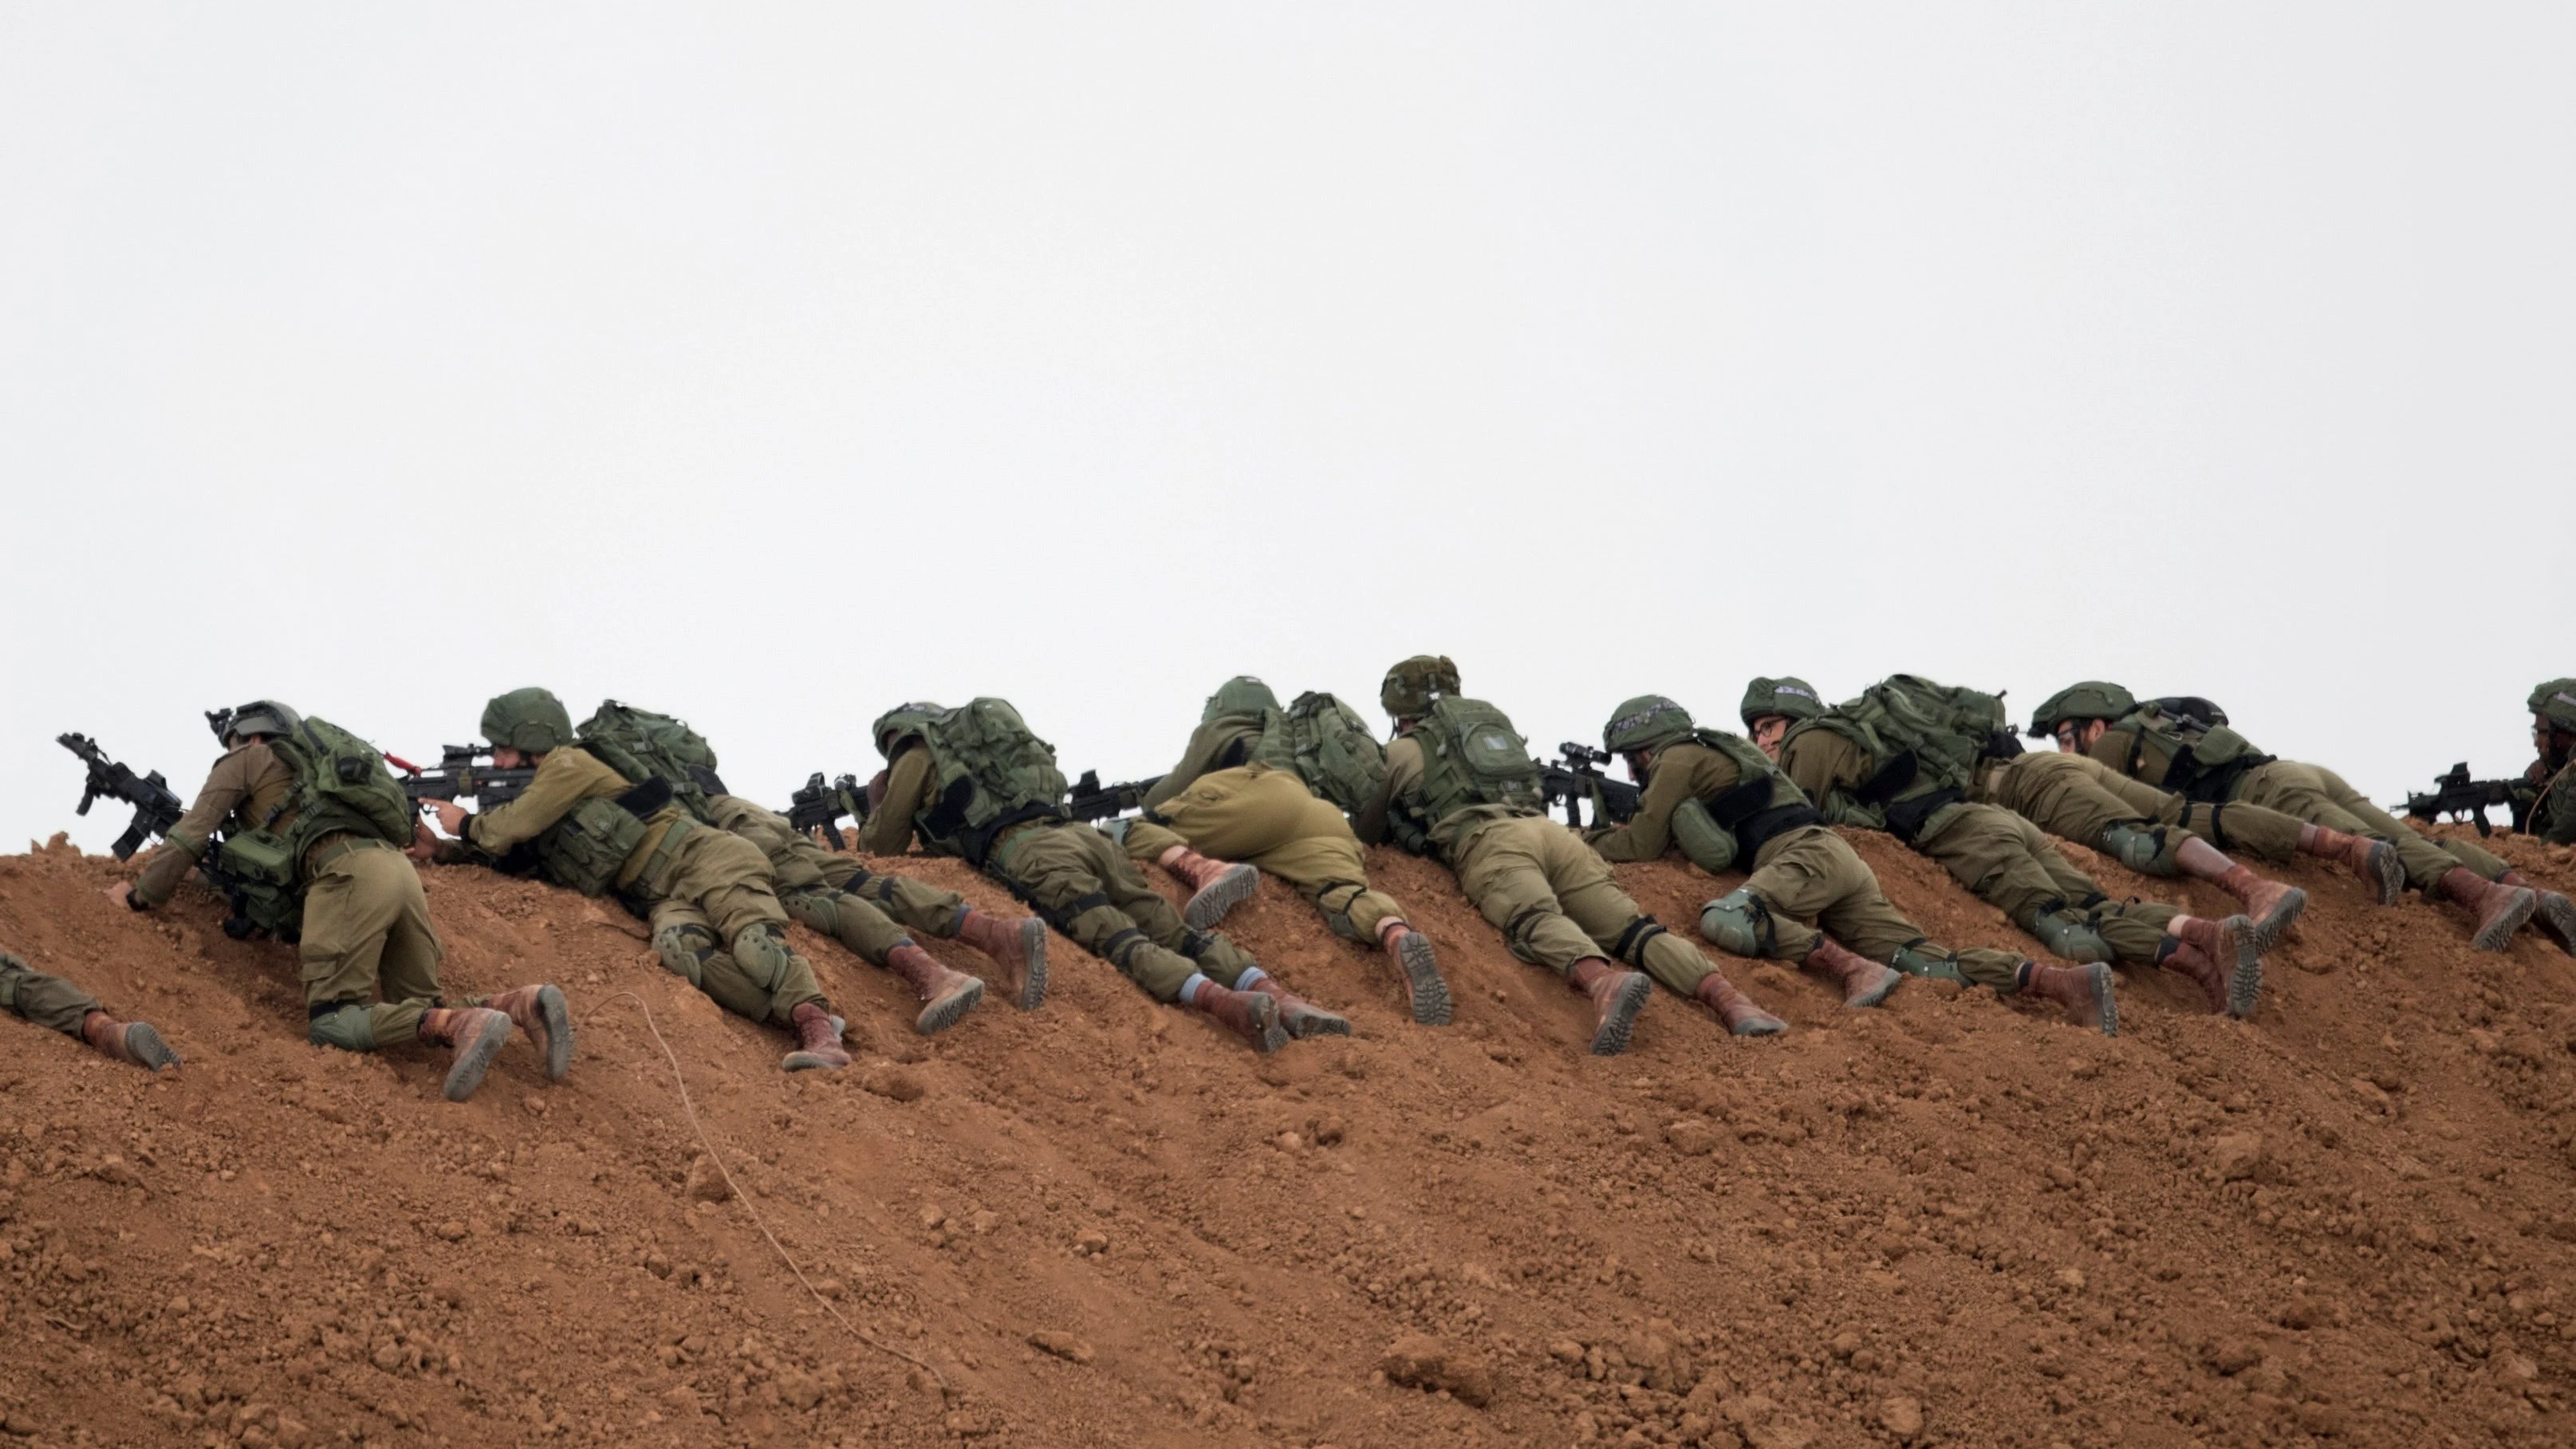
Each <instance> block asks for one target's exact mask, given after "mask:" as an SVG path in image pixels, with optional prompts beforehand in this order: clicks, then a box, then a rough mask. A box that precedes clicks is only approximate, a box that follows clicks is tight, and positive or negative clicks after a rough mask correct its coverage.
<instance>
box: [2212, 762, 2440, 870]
mask: <svg viewBox="0 0 2576 1449" xmlns="http://www.w3.org/2000/svg"><path fill="white" fill-rule="evenodd" d="M2325 775H2326V772H2325V771H2323V770H2319V769H2318V768H2317V767H2316V766H2314V765H2305V764H2301V763H2299V762H2298V761H2296V760H2274V761H2273V762H2272V763H2270V764H2268V765H2259V766H2256V767H2255V768H2254V769H2251V770H2248V771H2246V772H2245V778H2244V779H2243V780H2241V781H2239V782H2238V783H2237V786H2236V798H2237V799H2238V800H2241V801H2244V802H2246V803H2247V804H2252V805H2261V806H2264V807H2266V808H2267V809H2272V810H2277V811H2279V812H2281V813H2282V814H2284V815H2288V816H2291V817H2293V818H2296V819H2299V820H2304V821H2306V822H2307V823H2309V824H2311V825H2322V826H2324V827H2325V828H2327V829H2328V830H2339V831H2341V832H2343V833H2344V834H2346V835H2366V836H2369V837H2370V838H2371V839H2373V840H2385V841H2387V842H2388V843H2389V844H2390V845H2391V846H2394V847H2395V848H2396V850H2397V859H2398V863H2399V864H2400V865H2402V866H2403V867H2404V868H2405V871H2406V883H2407V884H2408V885H2411V886H2413V887H2415V888H2416V889H2417V890H2430V889H2431V888H2432V887H2433V886H2434V884H2435V883H2436V882H2438V881H2440V880H2441V878H2442V877H2443V876H2445V875H2447V874H2449V873H2450V871H2451V870H2452V869H2453V868H2454V867H2456V866H2458V865H2459V863H2460V862H2459V860H2458V859H2457V858H2456V857H2454V856H2452V855H2451V854H2449V853H2448V852H2446V851H2444V850H2443V849H2442V848H2441V847H2440V846H2438V845H2435V844H2434V843H2433V842H2431V841H2429V840H2427V839H2425V838H2424V837H2423V836H2421V835H2418V834H2416V833H2415V832H2414V831H2413V830H2411V829H2408V828H2407V827H2406V826H2405V825H2404V824H2403V823H2402V822H2400V821H2397V820H2394V819H2390V818H2389V816H2388V815H2387V814H2386V813H2385V812H2380V821H2384V822H2386V823H2385V824H2382V823H2379V822H2376V821H2373V820H2371V819H2369V818H2368V817H2366V816H2362V815H2358V814H2355V813H2354V812H2352V811H2350V810H2347V809H2345V808H2344V807H2343V804H2342V802H2341V801H2339V800H2337V799H2336V798H2335V795H2334V792H2333V790H2332V789H2331V788H2330V787H2329V786H2328V784H2327V783H2326V780H2325ZM2338 783H2340V782H2338ZM2344 788H2345V789H2346V790H2349V789H2350V788H2351V787H2350V786H2345V787H2344ZM2362 803H2364V804H2365V805H2367V804H2368V803H2369V802H2368V801H2364V802H2362ZM2374 808H2375V807H2374Z"/></svg>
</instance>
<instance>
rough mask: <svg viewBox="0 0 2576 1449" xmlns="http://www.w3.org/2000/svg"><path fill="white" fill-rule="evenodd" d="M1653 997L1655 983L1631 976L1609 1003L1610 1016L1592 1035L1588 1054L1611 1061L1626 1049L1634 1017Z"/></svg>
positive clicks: (1635, 1025) (1635, 974)
mask: <svg viewBox="0 0 2576 1449" xmlns="http://www.w3.org/2000/svg"><path fill="white" fill-rule="evenodd" d="M1654 994H1655V983H1654V982H1653V981H1652V980H1651V979H1649V978H1648V977H1647V976H1646V974H1645V973H1644V972H1642V971H1640V972H1635V973H1632V974H1631V975H1630V976H1629V977H1628V979H1627V981H1626V983H1624V984H1623V985H1621V986H1620V988H1619V994H1618V995H1617V996H1616V997H1613V998H1612V999H1611V1002H1610V1014H1609V1015H1608V1016H1606V1017H1604V1018H1602V1021H1601V1025H1600V1026H1599V1027H1598V1028H1597V1029H1595V1030H1594V1031H1593V1033H1592V1054H1593V1055H1594V1056H1596V1057H1615V1056H1617V1055H1619V1054H1620V1053H1621V1052H1624V1051H1626V1050H1627V1049H1628V1035H1629V1033H1631V1032H1633V1031H1635V1030H1636V1029H1637V1013H1638V1012H1641V1011H1643V1010H1645V1009H1646V1002H1647V1000H1648V999H1649V998H1651V997H1652V996H1653V995H1654Z"/></svg>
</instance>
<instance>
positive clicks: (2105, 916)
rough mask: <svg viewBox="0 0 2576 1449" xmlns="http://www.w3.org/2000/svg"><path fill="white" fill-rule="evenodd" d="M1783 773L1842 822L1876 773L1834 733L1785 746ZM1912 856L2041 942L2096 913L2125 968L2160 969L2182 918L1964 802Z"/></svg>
mask: <svg viewBox="0 0 2576 1449" xmlns="http://www.w3.org/2000/svg"><path fill="white" fill-rule="evenodd" d="M1780 767H1781V768H1782V769H1783V770H1786V771H1787V772H1788V775H1789V778H1790V779H1791V780H1793V781H1795V782H1796V783H1797V785H1798V788H1800V789H1802V790H1804V791H1806V792H1807V796H1808V798H1809V799H1811V800H1815V801H1818V802H1820V803H1821V804H1822V805H1823V807H1824V809H1825V812H1826V815H1827V817H1828V818H1833V817H1835V816H1836V815H1837V813H1838V809H1839V806H1838V798H1837V797H1840V798H1841V799H1849V798H1850V795H1851V792H1852V791H1853V790H1855V789H1857V788H1859V786H1860V785H1861V783H1862V782H1863V781H1865V780H1867V779H1868V778H1869V777H1870V775H1871V773H1872V769H1873V766H1872V762H1871V760H1870V758H1869V754H1868V752H1867V751H1865V750H1863V749H1862V748H1861V747H1860V746H1859V745H1857V744H1855V743H1853V742H1852V741H1851V740H1848V739H1846V738H1844V737H1843V736H1841V735H1839V734H1836V733H1834V732H1833V731H1832V730H1829V729H1817V728H1801V729H1793V730H1792V731H1791V732H1790V735H1789V738H1788V739H1787V741H1786V742H1784V743H1783V744H1782V745H1781V747H1780ZM1906 843H1907V844H1908V845H1909V846H1910V847H1912V848H1913V850H1914V851H1915V852H1916V853H1918V854H1920V855H1924V856H1928V857H1930V858H1931V859H1933V860H1935V861H1938V862H1940V864H1941V867H1942V869H1944V870H1947V871H1948V872H1950V875H1951V878H1952V879H1954V880H1956V881H1958V882H1959V883H1960V884H1961V885H1963V886H1966V887H1967V888H1968V889H1969V890H1970V891H1971V892H1973V893H1974V894H1975V895H1976V896H1977V898H1978V899H1979V900H1982V901H1985V902H1986V903H1987V904H1989V905H1992V906H1994V907H1996V908H1997V909H1999V910H2001V911H2002V912H2003V913H2004V914H2005V915H2006V916H2008V917H2010V918H2011V919H2012V922H2013V924H2014V925H2017V926H2019V927H2021V929H2023V930H2024V931H2028V932H2030V933H2031V934H2033V935H2038V934H2039V932H2038V930H2037V923H2038V920H2039V918H2040V917H2041V916H2043V915H2046V914H2048V913H2050V912H2052V911H2056V910H2059V909H2062V908H2069V907H2071V908H2073V909H2075V910H2079V911H2085V912H2088V913H2090V914H2091V916H2092V921H2091V924H2092V926H2093V928H2094V930H2095V931H2096V932H2097V933H2098V934H2099V935H2100V936H2101V938H2102V940H2103V943H2104V944H2106V945H2108V946H2109V947H2110V948H2111V950H2112V951H2113V952H2114V953H2115V954H2116V955H2117V956H2118V958H2119V959H2120V960H2122V961H2126V962H2133V963H2139V964H2152V963H2153V962H2154V961H2155V960H2156V956H2157V951H2158V949H2159V946H2160V944H2161V942H2162V940H2163V938H2164V928H2165V923H2166V922H2167V921H2170V920H2172V919H2173V918H2174V917H2175V916H2177V915H2180V914H2182V913H2181V912H2180V911H2178V910H2176V909H2175V908H2174V907H2172V906H2168V905H2161V904H2158V903H2155V902H2152V901H2128V902H2117V901H2112V900H2110V899H2109V898H2108V897H2107V896H2105V895H2104V894H2103V892H2102V890H2101V888H2100V887H2099V886H2096V885H2095V884H2094V883H2093V881H2092V878H2091V877H2089V876H2087V875H2085V874H2084V873H2083V872H2082V871H2079V870H2077V869H2076V868H2075V867H2074V866H2072V865H2070V864H2068V863H2067V860H2066V857H2064V856H2062V855H2060V854H2058V853H2057V848H2056V847H2055V846H2053V845H2051V844H2049V843H2048V837H2047V836H2046V835H2044V834H2042V833H2041V832H2040V830H2039V828H2038V827H2037V826H2035V825H2033V824H2032V823H2031V822H2030V821H2028V820H2026V819H2023V818H2022V817H2021V816H2019V815H2017V814H2015V813H2013V812H2012V811H2010V810H2006V809H2003V808H2001V807H2000V806H1995V805H1987V804H1979V803H1976V802H1972V801H1958V802H1956V803H1953V804H1949V805H1945V806H1942V807H1941V808H1939V809H1937V810H1935V811H1933V812H1932V813H1931V814H1930V815H1929V816H1928V817H1926V818H1925V820H1924V822H1923V825H1922V828H1921V829H1920V830H1919V831H1918V832H1917V833H1916V834H1915V837H1914V839H1912V840H1910V841H1908V842H1906ZM1961 966H1962V972H1963V974H1967V977H1968V979H1969V980H1970V981H1974V982H1977V983H1978V984H1980V985H1987V986H1994V987H1996V988H1998V989H2000V990H2010V989H2012V978H2011V976H2010V975H2009V974H2006V975H2004V976H2003V977H2002V978H2001V979H1995V978H1994V977H1992V976H1990V975H1982V974H1969V973H1968V972H1967V971H1966V967H1967V966H1968V963H1967V962H1965V961H1962V963H1961Z"/></svg>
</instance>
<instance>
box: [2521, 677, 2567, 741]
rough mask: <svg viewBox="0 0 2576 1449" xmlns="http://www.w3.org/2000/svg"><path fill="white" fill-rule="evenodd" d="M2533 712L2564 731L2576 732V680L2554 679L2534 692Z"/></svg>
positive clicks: (2532, 693) (2532, 694) (2532, 698)
mask: <svg viewBox="0 0 2576 1449" xmlns="http://www.w3.org/2000/svg"><path fill="white" fill-rule="evenodd" d="M2531 712H2532V713H2533V714H2536V715H2539V716H2541V717H2542V718H2544V719H2546V720H2548V721H2549V722H2550V723H2551V724H2553V725H2556V726H2557V727H2558V728H2560V729H2562V730H2576V679H2553V680H2551V681H2549V682H2548V683H2547V684H2544V685H2542V686H2540V687H2539V688H2538V689H2535V690H2533V691H2532V692H2531Z"/></svg>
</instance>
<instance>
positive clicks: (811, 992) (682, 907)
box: [439, 745, 824, 1026]
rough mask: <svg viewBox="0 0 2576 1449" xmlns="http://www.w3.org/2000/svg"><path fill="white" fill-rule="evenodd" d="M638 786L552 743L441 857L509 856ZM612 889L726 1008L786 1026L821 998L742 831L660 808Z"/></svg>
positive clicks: (670, 960) (682, 970)
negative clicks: (523, 779)
mask: <svg viewBox="0 0 2576 1449" xmlns="http://www.w3.org/2000/svg"><path fill="white" fill-rule="evenodd" d="M633 788H634V784H633V782H631V781H629V780H628V779H627V778H626V777H625V776H623V775H621V774H619V773H617V771H615V770H613V769H611V768H609V767H608V766H607V765H606V764H604V763H602V762H601V761H600V760H599V758H598V757H597V756H595V755H592V754H591V753H590V752H589V751H587V750H584V749H582V748H580V747H579V746H577V745H565V746H562V747H560V748H557V749H553V750H549V751H547V752H546V753H545V755H544V757H543V758H541V759H540V760H539V761H538V762H537V772H536V775H535V777H534V778H533V779H531V780H530V781H529V782H528V788H527V790H526V791H525V792H524V793H522V794H521V795H520V796H519V797H518V798H517V799H515V800H512V801H510V802H509V803H507V804H505V805H500V806H496V807H494V808H493V809H490V810H486V811H484V812H482V813H481V814H479V815H472V816H469V817H467V818H466V821H465V834H464V838H463V840H462V841H461V842H457V841H448V842H442V844H441V849H440V852H439V855H440V858H441V859H451V860H454V859H465V858H468V857H470V856H473V855H480V856H484V857H488V858H491V859H495V860H499V859H502V858H504V857H509V856H511V855H512V853H513V852H514V851H517V850H518V849H519V848H521V847H523V846H526V845H529V844H530V843H531V842H534V841H535V840H536V839H537V837H538V836H540V835H542V834H544V833H545V832H546V831H547V830H549V829H551V828H553V827H554V826H556V825H558V824H559V823H561V822H562V821H563V820H564V817H566V816H567V815H570V814H571V813H572V812H573V810H574V807H576V806H578V805H580V804H581V803H582V802H584V801H586V800H602V799H606V800H613V799H615V798H617V797H618V796H621V795H624V794H626V792H627V791H629V790H631V789H633ZM614 889H615V891H616V893H617V895H618V897H619V898H620V899H621V900H624V901H626V902H627V903H628V904H629V905H630V906H632V907H634V908H635V909H637V910H639V911H642V912H644V913H645V914H646V915H647V918H648V919H649V921H650V922H651V926H652V931H653V945H654V948H655V950H657V951H658V952H659V953H660V954H661V957H662V964H663V965H664V966H666V967H668V968H669V969H670V970H671V971H672V972H673V973H675V974H677V975H679V976H682V977H685V978H686V979H687V980H688V982H689V984H690V985H692V986H694V987H696V988H698V989H699V990H700V991H703V992H705V993H706V994H707V995H708V996H710V997H712V998H714V1000H715V1001H716V1003H717V1004H718V1005H720V1006H722V1007H724V1008H725V1009H726V1010H727V1011H730V1012H733V1013H735V1014H736V1015H738V1016H746V1017H749V1018H750V1019H752V1020H753V1021H762V1022H769V1023H771V1024H774V1025H778V1026H789V1025H792V1024H793V1015H794V1012H795V1009H796V1008H797V1007H798V1006H800V1005H803V1004H805V1003H807V1002H813V1003H815V1004H818V1005H820V1004H823V1000H824V998H823V993H822V990H821V989H820V988H819V987H817V986H816V985H815V984H814V967H813V964H812V963H811V962H808V961H807V960H806V959H805V958H804V957H802V956H799V955H797V954H796V953H795V952H793V951H791V950H790V949H788V947H787V944H786V935H785V928H786V925H787V920H788V917H787V911H786V909H785V908H784V907H783V906H781V905H780V904H779V901H778V894H777V891H776V890H775V888H774V887H773V886H772V884H771V880H770V874H769V862H768V860H767V859H766V858H765V857H764V856H763V855H762V854H761V851H760V847H758V846H756V845H754V844H752V843H751V842H750V841H748V840H745V839H744V838H742V837H741V836H739V835H736V834H733V833H732V832H730V831H726V830H719V829H716V828H715V827H713V826H709V825H702V824H700V823H698V822H697V821H695V820H692V819H690V818H689V817H688V816H687V815H686V814H685V813H683V812H682V811H681V810H680V808H679V807H678V806H676V805H665V806H663V807H662V808H660V809H659V810H656V811H655V812H653V814H652V815H651V816H650V817H649V818H647V819H646V820H645V821H644V834H643V837H642V839H640V840H639V841H637V843H636V844H635V846H634V848H633V849H632V850H631V851H630V852H628V854H627V857H626V860H625V863H624V864H623V865H622V866H620V867H619V869H618V872H617V877H616V880H615V882H614ZM761 927H767V928H768V929H767V930H765V931H764V930H761V929H759V928H761ZM720 943H721V944H720Z"/></svg>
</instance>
